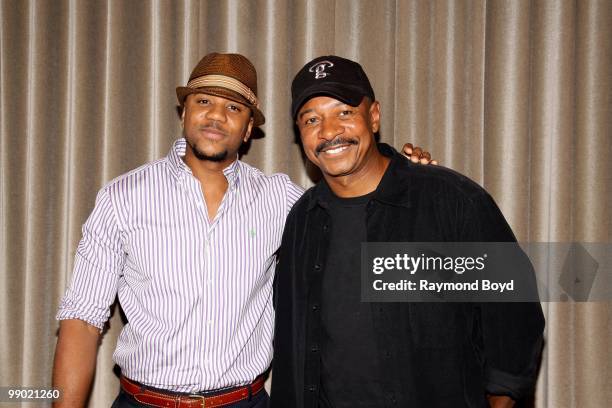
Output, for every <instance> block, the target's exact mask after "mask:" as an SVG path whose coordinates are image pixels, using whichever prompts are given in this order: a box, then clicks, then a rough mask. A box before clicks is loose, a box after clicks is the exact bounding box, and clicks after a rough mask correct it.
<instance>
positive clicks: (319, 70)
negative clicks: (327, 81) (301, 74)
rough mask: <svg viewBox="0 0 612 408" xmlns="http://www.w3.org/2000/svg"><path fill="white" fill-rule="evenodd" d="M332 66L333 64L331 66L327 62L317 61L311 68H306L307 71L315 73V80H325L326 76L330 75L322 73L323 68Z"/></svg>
mask: <svg viewBox="0 0 612 408" xmlns="http://www.w3.org/2000/svg"><path fill="white" fill-rule="evenodd" d="M333 66H334V64H332V63H331V62H329V61H327V60H325V61H319V62H317V63H316V64H314V65H313V66H311V67H310V68H308V71H309V72H314V73H315V79H321V78H325V77H326V76H328V75H331V74H330V73H329V72H324V71H325V68H327V67H330V68H331V67H333Z"/></svg>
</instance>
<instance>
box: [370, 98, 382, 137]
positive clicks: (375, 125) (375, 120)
mask: <svg viewBox="0 0 612 408" xmlns="http://www.w3.org/2000/svg"><path fill="white" fill-rule="evenodd" d="M369 114H370V126H371V129H372V133H376V132H378V130H379V129H380V103H379V102H378V101H374V102H372V104H371V105H370V112H369Z"/></svg>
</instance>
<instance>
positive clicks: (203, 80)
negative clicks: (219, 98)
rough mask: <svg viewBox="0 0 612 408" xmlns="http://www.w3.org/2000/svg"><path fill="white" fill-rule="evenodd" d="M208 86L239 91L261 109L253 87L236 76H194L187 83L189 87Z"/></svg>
mask: <svg viewBox="0 0 612 408" xmlns="http://www.w3.org/2000/svg"><path fill="white" fill-rule="evenodd" d="M206 87H219V88H226V89H229V90H230V91H234V92H237V93H239V94H240V95H242V96H243V97H244V98H245V99H246V100H247V101H249V102H250V103H251V104H252V105H254V106H255V107H256V108H257V109H259V101H258V100H257V96H255V94H254V93H253V91H251V88H249V87H248V86H246V85H245V84H243V83H242V82H240V81H238V80H237V79H235V78H232V77H228V76H225V75H204V76H201V77H197V78H194V79H192V80H191V81H189V82H188V83H187V88H192V89H198V88H206Z"/></svg>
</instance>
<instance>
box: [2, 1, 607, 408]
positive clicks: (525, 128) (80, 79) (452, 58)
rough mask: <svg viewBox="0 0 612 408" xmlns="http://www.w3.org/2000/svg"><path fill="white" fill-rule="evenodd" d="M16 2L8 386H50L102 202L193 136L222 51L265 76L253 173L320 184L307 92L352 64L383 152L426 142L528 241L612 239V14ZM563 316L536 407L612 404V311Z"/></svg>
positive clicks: (8, 154)
mask: <svg viewBox="0 0 612 408" xmlns="http://www.w3.org/2000/svg"><path fill="white" fill-rule="evenodd" d="M0 5H1V7H0V24H1V28H0V30H1V31H0V78H1V82H0V108H1V109H0V131H1V134H0V173H1V179H0V220H1V224H2V233H1V235H0V268H1V269H0V285H1V286H0V347H1V348H0V359H1V360H0V386H9V385H10V386H35V387H42V386H49V385H50V376H51V375H50V373H51V366H52V357H53V352H54V348H55V342H56V333H57V328H58V324H57V322H56V321H55V319H54V315H55V312H56V309H57V306H58V302H59V299H60V297H61V295H62V293H63V292H64V289H65V285H66V282H67V280H68V279H69V277H70V275H71V273H72V263H73V256H74V252H75V249H76V246H77V243H78V240H79V238H80V236H81V232H80V228H81V225H82V223H83V222H84V221H85V219H86V217H87V216H88V214H89V212H90V211H91V209H92V207H93V205H94V199H95V196H96V192H97V190H98V189H99V188H100V187H101V186H102V185H103V184H104V183H106V182H108V181H109V180H111V179H112V178H114V177H116V176H118V175H120V174H121V173H123V172H125V171H127V170H129V169H132V168H134V167H137V166H139V165H141V164H143V163H145V162H147V161H150V160H152V159H156V158H158V157H161V156H163V155H165V154H166V152H167V150H168V149H169V147H170V145H171V142H172V141H173V140H174V139H175V138H177V137H180V128H179V122H178V120H177V112H176V97H175V93H174V88H175V86H177V85H180V84H185V83H186V80H187V78H188V76H189V73H190V71H191V69H192V67H193V66H194V65H195V64H196V62H197V61H198V60H199V59H200V58H201V57H202V56H203V55H204V54H206V53H208V52H211V51H224V52H239V53H243V54H245V55H246V56H248V57H249V58H250V59H251V60H252V61H253V62H254V64H255V66H256V67H257V69H258V72H259V94H260V97H261V99H262V100H263V111H264V112H265V114H266V117H267V123H266V125H265V126H264V127H263V129H262V130H263V132H264V134H265V137H263V138H260V139H257V140H254V141H253V142H252V144H251V146H250V150H249V151H248V153H247V154H246V155H245V156H244V160H245V161H247V162H248V163H251V164H253V165H255V166H257V167H259V168H261V169H262V170H263V171H264V172H266V173H272V172H285V173H288V174H289V175H290V176H291V177H292V178H293V180H295V181H296V182H297V183H299V184H301V185H303V186H310V185H312V182H311V181H310V179H309V177H308V174H307V172H306V171H305V166H304V163H303V161H302V156H301V154H300V149H299V146H297V145H296V144H295V143H294V136H293V131H292V123H291V119H290V115H289V105H290V88H289V84H290V81H291V79H292V77H293V75H294V74H295V73H296V72H297V70H298V69H299V68H300V67H301V66H302V65H303V64H304V63H305V62H306V61H307V60H309V59H310V58H313V57H315V56H319V55H323V54H328V53H334V54H338V55H341V56H346V57H349V58H352V59H356V60H358V61H360V62H361V63H362V65H363V66H364V68H365V70H366V72H367V73H368V74H369V76H370V78H371V80H372V82H373V86H374V88H375V90H376V95H377V97H378V99H379V100H380V101H381V103H382V114H383V119H382V121H383V123H382V130H381V136H382V140H383V141H386V142H388V143H391V144H392V145H394V146H395V147H400V146H401V145H402V144H403V143H404V142H407V141H410V142H413V143H416V144H418V145H420V146H424V147H426V148H427V149H428V150H430V151H431V152H432V153H433V155H434V157H435V158H437V159H438V160H440V161H441V163H443V164H444V165H446V166H448V167H452V168H454V169H456V170H458V171H460V172H463V173H465V174H466V175H468V176H469V177H471V178H473V179H474V180H476V181H477V182H479V183H480V184H482V185H484V187H485V188H487V189H488V191H489V192H490V193H491V194H492V195H493V196H494V198H495V199H496V200H497V202H498V204H499V206H500V208H501V209H502V211H503V212H504V214H505V216H506V218H507V219H508V221H509V223H510V224H511V226H512V227H513V229H514V231H515V232H516V235H517V237H518V238H519V240H521V241H541V242H547V241H557V242H569V241H593V242H604V241H608V242H609V241H611V238H612V161H611V160H609V158H610V156H611V155H612V143H611V139H612V131H611V130H612V120H611V117H612V1H610V0H576V1H570V0H541V1H518V0H506V1H503V0H498V1H490V0H489V1H487V0H475V1H468V0H465V1H463V0H456V1H452V0H450V1H426V0H406V1H401V0H384V1H373V0H363V1H350V0H337V1H331V0H330V1H305V0H302V1H283V0H266V1H264V0H261V1H247V0H245V1H238V0H233V1H212V0H211V1H189V0H187V1H170V0H164V1H138V0H115V1H102V0H98V1H95V0H48V1H42V0H41V1H35V0H0ZM543 307H544V310H545V314H546V318H547V326H546V348H545V354H544V358H543V362H542V367H541V371H540V376H539V380H538V387H537V394H536V398H535V405H536V406H537V407H604V406H610V401H612V372H611V368H612V356H611V353H610V351H611V350H610V345H611V342H612V313H611V310H610V302H607V303H603V302H602V303H545V304H543ZM120 330H121V320H120V318H119V313H118V312H115V313H114V316H113V318H112V320H111V322H110V329H109V330H108V332H107V333H106V335H105V336H104V339H103V341H102V345H101V348H100V352H99V357H98V368H97V373H96V379H95V384H94V388H93V392H92V397H91V402H90V406H91V407H107V406H109V405H110V403H111V401H112V400H113V398H114V397H115V395H116V392H117V390H118V381H117V377H116V375H115V374H114V373H113V362H112V359H111V354H112V351H113V349H114V347H115V340H116V337H117V335H118V333H119V331H120ZM439 386H441V387H443V386H444V385H443V384H440V385H439ZM0 405H2V403H1V402H0ZM8 406H10V407H15V406H17V404H10V405H8ZM24 406H33V405H25V404H24Z"/></svg>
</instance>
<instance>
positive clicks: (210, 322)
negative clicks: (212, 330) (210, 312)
mask: <svg viewBox="0 0 612 408" xmlns="http://www.w3.org/2000/svg"><path fill="white" fill-rule="evenodd" d="M206 323H208V325H209V326H211V325H212V324H213V323H214V322H213V321H212V320H209V321H207V322H206Z"/></svg>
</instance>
